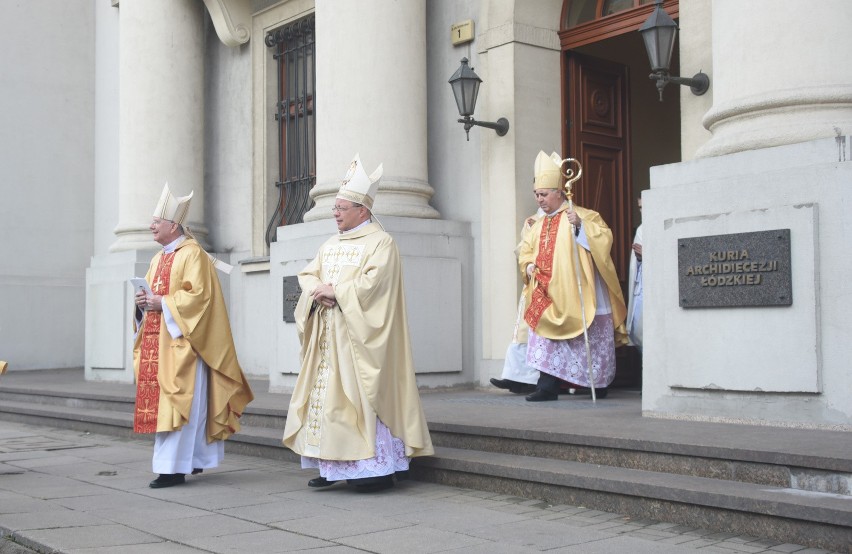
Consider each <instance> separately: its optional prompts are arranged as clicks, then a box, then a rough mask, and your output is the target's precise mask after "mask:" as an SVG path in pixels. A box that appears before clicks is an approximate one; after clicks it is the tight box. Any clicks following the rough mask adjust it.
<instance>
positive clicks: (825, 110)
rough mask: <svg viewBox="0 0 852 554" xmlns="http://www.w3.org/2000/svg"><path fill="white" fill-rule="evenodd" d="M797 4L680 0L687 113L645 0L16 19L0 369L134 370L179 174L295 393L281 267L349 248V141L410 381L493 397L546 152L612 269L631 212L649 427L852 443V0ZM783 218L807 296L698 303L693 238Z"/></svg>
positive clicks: (166, 9)
mask: <svg viewBox="0 0 852 554" xmlns="http://www.w3.org/2000/svg"><path fill="white" fill-rule="evenodd" d="M781 5H785V6H787V7H786V8H779V2H778V1H777V0H775V1H770V0H752V1H751V2H747V3H743V2H737V1H736V0H714V1H712V2H711V1H710V0H680V1H679V2H678V1H677V0H667V1H666V2H664V8H665V9H666V11H667V12H668V13H669V14H670V15H671V16H672V17H674V18H675V20H676V21H677V22H678V25H679V27H680V33H679V38H678V43H677V44H676V46H675V55H674V59H673V67H672V73H674V74H681V75H683V76H691V75H693V74H695V73H697V72H698V71H699V70H700V71H703V72H704V73H706V74H707V75H708V76H709V78H710V87H709V90H708V92H706V93H705V94H703V95H700V96H697V95H694V94H693V93H692V92H691V91H690V89H689V88H688V87H678V86H677V85H674V84H670V85H669V86H667V87H666V88H665V89H663V90H662V91H658V90H657V88H656V87H655V85H654V82H653V81H652V80H650V79H648V78H647V75H648V73H649V65H648V58H647V55H646V53H645V49H644V47H643V44H642V39H641V38H640V36H639V33H638V28H639V26H640V25H641V24H642V22H643V21H644V20H645V19H646V18H647V17H648V16H649V15H650V14H651V12H652V10H653V9H654V6H653V4H652V2H649V1H647V0H635V1H634V0H537V1H529V0H404V1H403V0H397V1H387V0H343V1H340V0H279V1H276V0H121V1H120V2H119V1H117V0H111V1H110V0H73V1H67V0H63V1H59V0H37V1H33V2H26V3H17V2H4V3H0V10H2V12H3V15H4V18H5V19H6V20H8V21H16V22H18V24H17V25H14V26H12V27H11V28H10V29H9V30H8V32H7V33H5V34H4V35H3V37H2V38H0V41H3V42H4V44H3V46H5V47H6V50H5V51H7V52H13V53H15V55H12V56H7V57H4V58H3V59H2V60H0V66H2V67H0V69H2V70H3V74H4V75H7V76H8V77H7V81H8V82H7V85H8V86H5V87H3V90H2V91H0V95H3V96H4V98H3V99H4V102H3V106H4V108H5V109H6V110H7V121H9V122H10V123H11V124H10V125H8V126H7V127H6V128H4V131H3V133H2V134H0V143H2V145H3V146H4V148H2V149H0V150H1V151H2V153H0V159H2V163H0V168H2V169H0V171H3V173H4V179H2V182H0V188H2V202H0V228H2V229H3V231H4V236H5V237H6V240H4V241H3V242H2V243H0V260H3V265H2V269H0V305H2V306H4V307H5V308H4V309H3V310H2V311H0V358H2V359H6V360H8V361H10V369H11V370H27V369H39V368H56V367H79V366H84V367H85V373H86V378H87V379H92V380H105V381H124V382H131V381H132V379H133V372H132V364H131V350H132V336H131V330H130V325H129V319H130V315H131V309H132V302H131V295H132V293H131V290H130V289H129V288H128V286H127V279H128V278H130V277H133V276H136V275H143V274H144V271H145V269H146V268H147V264H148V261H149V260H150V258H151V256H152V254H153V253H154V251H155V247H156V244H155V243H154V242H153V241H152V240H151V238H150V233H149V232H148V230H147V226H148V224H149V222H150V213H151V210H152V209H153V206H154V204H155V203H156V200H157V198H158V197H159V192H160V190H161V189H162V186H163V183H164V182H169V185H170V187H171V188H172V190H173V191H175V193H176V194H187V193H188V192H189V191H190V190H193V191H194V198H193V203H192V207H191V210H190V216H189V227H190V228H191V230H192V232H193V233H194V234H195V235H196V237H198V238H199V239H200V240H201V241H202V243H203V244H205V245H206V246H207V247H208V249H209V250H210V251H211V252H214V253H215V254H216V255H217V256H218V257H220V258H223V259H225V260H226V261H228V262H229V263H231V264H233V265H234V270H233V271H232V272H231V273H230V275H224V274H222V275H220V277H221V278H222V281H223V285H224V286H225V289H226V291H227V296H228V303H229V311H230V316H231V322H232V326H233V331H234V337H235V341H236V344H237V349H238V353H239V356H240V361H241V363H242V365H243V367H244V369H245V370H246V372H247V373H248V374H249V375H252V376H255V377H260V378H268V380H269V386H270V390H272V391H276V392H286V391H288V390H289V387H291V386H292V384H293V383H294V382H295V375H296V373H297V372H298V363H299V361H298V341H297V337H296V332H295V328H294V324H293V323H291V322H289V321H288V317H289V315H291V314H290V313H288V310H292V295H293V294H294V289H293V276H294V275H296V274H297V273H298V271H299V270H300V269H301V268H302V267H304V265H305V264H306V263H307V261H308V260H310V259H311V258H312V257H313V255H314V254H315V252H316V249H317V248H318V246H319V245H320V244H321V243H322V242H323V240H324V239H325V238H327V237H328V235H330V234H331V233H333V232H334V231H335V226H334V224H333V222H332V221H331V212H330V208H331V206H332V203H333V200H334V195H335V193H336V191H337V188H338V184H339V180H340V178H341V177H342V175H343V173H344V172H345V169H346V166H347V164H348V162H349V160H350V159H351V158H352V156H353V155H354V154H355V153H359V154H360V155H361V158H362V160H363V161H364V163H365V165H366V166H367V167H375V166H377V165H378V164H379V163H383V164H384V169H385V171H384V178H383V181H382V185H381V188H380V191H379V194H378V197H377V200H376V206H375V213H376V215H377V217H378V218H379V219H380V220H381V222H382V223H383V225H384V226H385V227H386V229H387V230H388V231H389V232H390V233H391V234H393V235H394V237H395V238H396V239H397V241H398V243H399V245H400V249H401V253H402V255H403V263H404V267H405V281H406V293H407V303H408V306H409V317H410V322H409V324H410V327H411V334H412V339H413V349H414V356H415V365H416V367H417V372H418V382H419V384H420V386H421V387H423V388H437V387H470V386H484V385H486V384H487V383H488V379H489V378H490V377H495V376H499V374H500V372H501V369H502V365H503V356H504V354H505V350H506V346H507V345H508V342H509V340H510V339H511V335H512V326H513V324H514V321H515V318H516V312H517V300H518V294H519V292H520V280H519V275H518V272H517V268H516V262H515V258H514V254H513V248H514V246H515V244H516V243H517V241H518V232H519V228H520V223H521V222H522V221H523V219H524V218H525V217H526V216H528V215H530V214H532V213H533V212H534V211H535V208H536V205H535V203H534V201H533V195H532V192H531V189H532V168H533V160H534V158H535V155H536V153H537V152H538V151H539V150H544V151H546V152H550V151H556V152H560V153H561V154H562V155H563V156H564V157H575V158H578V159H579V160H580V161H581V162H582V163H583V167H584V176H583V178H582V179H581V181H580V182H579V183H578V185H577V191H576V192H577V196H576V201H577V202H578V203H579V204H581V205H584V206H587V207H590V208H593V209H596V210H598V211H600V212H601V214H602V215H603V216H604V218H605V219H606V220H607V222H608V223H609V224H610V226H611V227H612V229H613V232H614V237H615V244H614V250H613V257H614V259H615V261H616V266H617V269H618V270H619V275H620V277H621V279H622V280H625V279H626V273H627V256H628V253H629V249H630V243H631V239H632V236H633V232H634V229H635V227H636V225H638V224H639V223H640V221H641V222H642V224H643V231H644V239H645V240H644V242H645V246H644V252H645V261H644V265H645V269H644V273H645V284H644V289H645V294H646V297H645V332H644V333H645V347H644V352H643V357H642V359H641V366H640V360H639V359H637V358H638V356H637V355H636V353H635V352H629V351H625V352H621V353H620V354H619V356H620V358H619V374H620V377H619V379H620V382H621V383H623V384H626V385H633V386H639V385H640V384H641V387H642V398H643V400H642V402H643V413H644V414H645V415H646V416H650V417H673V418H691V419H711V420H712V419H717V420H730V421H743V422H768V423H771V424H782V425H800V426H819V427H841V428H847V427H852V400H850V398H852V395H850V392H852V372H849V371H848V370H847V367H846V360H848V359H852V352H847V350H850V347H848V346H846V343H847V341H845V340H843V339H844V338H845V336H846V335H847V334H849V331H850V330H852V324H850V323H848V322H847V321H848V318H845V317H844V314H843V313H842V308H843V303H842V301H843V299H845V298H846V292H847V288H848V285H846V282H845V281H846V280H845V279H844V276H845V274H847V273H848V272H849V269H850V268H849V266H850V262H849V261H848V256H844V255H843V248H842V241H843V239H844V235H845V233H844V232H845V230H846V225H845V218H844V216H845V213H846V212H845V210H846V207H847V205H848V204H849V200H850V193H849V186H848V183H849V182H852V181H850V179H849V177H850V172H852V163H850V161H852V137H850V135H852V69H850V68H849V67H848V64H844V63H842V62H843V52H845V51H848V47H849V46H850V42H852V37H850V36H849V33H848V32H847V29H846V25H845V22H848V21H849V20H850V19H851V18H852V4H849V3H848V2H845V1H844V0H819V1H817V2H813V3H811V4H809V6H808V9H807V10H803V9H802V8H801V6H800V3H797V2H794V1H793V0H781ZM460 24H465V25H464V26H461V27H459V25H460ZM35 26H37V27H38V28H39V29H40V32H39V33H32V32H31V31H30V30H29V29H32V28H33V27H35ZM454 26H455V27H454ZM454 29H455V30H456V31H458V30H459V29H464V30H465V32H467V31H468V30H470V31H471V36H472V40H469V41H461V42H459V39H460V38H461V32H458V33H457V35H458V36H455V35H454ZM44 37H54V38H55V37H61V39H60V41H61V44H62V45H63V46H62V47H61V48H57V47H56V43H55V42H53V40H51V41H45V40H44ZM454 39H456V40H454ZM462 57H465V58H468V59H469V60H470V65H471V66H472V67H474V68H475V71H476V73H477V74H478V75H479V76H480V77H481V78H482V80H483V82H482V85H481V87H480V94H479V99H478V103H477V106H476V111H475V114H474V116H475V118H476V119H477V120H482V121H496V120H497V119H498V118H500V117H505V118H506V119H507V120H508V121H509V122H510V127H509V130H508V132H507V133H506V134H505V135H504V136H499V135H498V134H497V133H495V132H494V131H493V130H490V129H487V128H483V127H473V128H472V129H471V130H470V132H469V140H467V136H466V134H465V132H464V130H463V128H462V125H460V124H459V123H458V122H457V119H458V118H459V116H458V112H457V109H456V106H455V103H454V100H453V95H452V92H451V90H450V86H449V84H448V83H447V80H448V79H449V77H450V75H452V74H453V72H454V71H455V70H456V68H457V67H458V66H459V63H460V60H461V58H462ZM805 68H806V70H805ZM661 95H662V101H661V99H660V98H661ZM640 196H641V198H642V199H643V205H644V213H643V214H641V215H640V212H639V210H638V208H637V207H636V200H637V199H638V198H639V197H640ZM36 214H38V215H39V216H41V217H39V218H38V221H39V222H41V221H42V220H47V222H48V223H47V225H34V224H33V221H34V220H35V218H34V217H33V216H34V215H36ZM779 230H781V231H786V232H787V233H788V235H785V236H789V242H788V243H787V246H786V247H785V248H784V249H782V251H781V253H780V254H779V256H780V258H778V260H780V263H781V264H782V266H783V268H784V269H785V271H787V272H788V273H789V278H787V279H786V280H782V283H781V285H782V286H783V288H784V293H785V294H789V295H790V296H791V301H790V302H786V303H781V304H776V305H769V304H766V303H764V304H762V305H748V302H749V300H743V298H746V299H750V298H751V297H752V296H753V295H752V290H751V289H748V288H747V287H746V285H732V289H730V290H733V291H734V292H733V296H734V301H733V303H731V304H729V305H724V306H721V305H713V301H711V302H710V304H711V305H710V306H700V307H693V306H690V305H689V298H685V297H684V289H682V288H681V287H683V286H684V283H686V282H687V280H686V275H685V273H684V271H685V269H684V260H685V256H684V254H683V253H682V252H680V250H681V249H683V248H685V246H683V245H688V244H693V243H692V242H690V241H691V240H695V239H701V238H707V237H714V240H716V241H717V243H718V244H721V245H724V247H723V248H722V247H720V248H721V249H722V250H724V251H725V252H726V253H727V252H729V251H730V252H736V254H735V255H734V256H735V257H737V258H738V259H734V260H732V261H734V262H736V261H740V262H745V261H746V260H748V261H751V260H752V258H753V257H754V255H755V254H754V252H756V250H754V249H752V250H751V252H752V254H751V255H749V254H746V256H745V257H743V252H744V251H748V250H749V248H751V243H746V244H747V246H748V248H747V247H746V246H742V242H741V241H743V240H746V239H744V238H743V237H746V236H749V237H750V236H752V235H750V234H751V233H761V232H766V231H779ZM738 241H739V242H738ZM708 255H709V254H708ZM725 255H726V256H727V254H725ZM749 256H750V257H749ZM739 258H742V259H739ZM754 261H761V260H754ZM771 261H777V260H775V258H773V259H772V260H771ZM784 264H786V265H784ZM702 267H703V266H702ZM746 267H750V266H746ZM785 275H786V274H785ZM690 276H693V275H690ZM764 276H765V277H767V278H768V277H773V276H772V275H768V274H766V275H764ZM743 279H745V277H743ZM714 283H715V281H714ZM697 286H700V285H697ZM706 286H707V285H706V283H705V287H706ZM713 286H714V287H715V285H713ZM773 286H774V285H773ZM716 288H718V287H716ZM714 290H715V289H714ZM720 290H721V289H720ZM762 290H763V289H762ZM772 290H773V291H774V290H775V289H772ZM686 292H689V290H687V291H686ZM705 292H706V291H705ZM714 294H715V293H714ZM718 296H719V295H716V296H712V298H717V297H718ZM618 382H619V381H617V383H618Z"/></svg>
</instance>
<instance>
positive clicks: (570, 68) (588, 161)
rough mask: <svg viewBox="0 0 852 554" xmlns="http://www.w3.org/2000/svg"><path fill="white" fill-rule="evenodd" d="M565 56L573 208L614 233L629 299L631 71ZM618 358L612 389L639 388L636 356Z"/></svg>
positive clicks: (622, 353)
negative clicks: (588, 212) (576, 172)
mask: <svg viewBox="0 0 852 554" xmlns="http://www.w3.org/2000/svg"><path fill="white" fill-rule="evenodd" d="M563 56H564V60H563V71H562V73H563V98H564V105H563V113H564V114H565V118H564V121H565V125H564V126H563V136H562V142H563V145H564V146H565V148H564V154H563V155H565V156H566V157H572V158H576V159H577V160H579V161H580V163H581V164H582V167H583V176H582V178H581V179H580V180H579V181H578V182H577V183H575V185H574V193H575V194H574V202H575V203H576V204H577V205H580V206H583V207H586V208H590V209H592V210H595V211H596V212H598V213H600V214H601V216H602V217H603V219H604V221H606V223H607V225H609V226H610V228H611V229H612V232H613V247H612V259H613V261H614V262H615V267H616V271H617V272H618V278H619V282H620V283H621V288H622V292H623V293H624V294H625V298H627V296H626V294H627V279H628V274H629V271H628V268H629V259H630V250H631V245H632V242H633V221H632V206H631V204H632V202H633V187H632V182H631V171H630V168H631V158H630V107H629V102H628V99H629V96H628V85H629V83H628V72H627V68H626V67H625V66H624V65H621V64H618V63H614V62H611V61H606V60H600V59H596V58H593V57H590V56H585V55H581V54H578V53H576V52H571V51H567V52H564V53H563ZM617 354H618V360H617V363H618V370H617V373H616V382H615V383H614V385H616V386H618V385H622V386H637V385H639V384H640V383H641V359H639V357H638V356H637V353H636V352H635V351H633V349H632V348H630V349H626V348H619V349H618V352H617Z"/></svg>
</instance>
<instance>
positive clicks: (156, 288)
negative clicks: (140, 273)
mask: <svg viewBox="0 0 852 554" xmlns="http://www.w3.org/2000/svg"><path fill="white" fill-rule="evenodd" d="M162 286H163V278H162V276H160V275H157V280H156V281H154V287H153V290H152V292H154V293H159V292H160V287H162Z"/></svg>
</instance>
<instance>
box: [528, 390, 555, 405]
mask: <svg viewBox="0 0 852 554" xmlns="http://www.w3.org/2000/svg"><path fill="white" fill-rule="evenodd" d="M558 399H559V395H558V394H556V393H555V392H548V391H546V390H541V389H538V390H536V391H535V392H534V393H532V394H531V395H529V396H527V402H546V401H548V400H558Z"/></svg>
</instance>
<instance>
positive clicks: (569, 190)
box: [559, 158, 597, 404]
mask: <svg viewBox="0 0 852 554" xmlns="http://www.w3.org/2000/svg"><path fill="white" fill-rule="evenodd" d="M572 162H573V163H575V164H577V172H576V175H575V174H574V168H573V167H571V163H572ZM566 164H568V168H567V170H563V171H562V175H563V176H564V177H565V179H566V181H565V186H564V190H565V196H566V197H567V198H568V208H569V209H570V210H571V211H574V201H573V198H574V191H573V187H574V183H575V182H577V181H579V180H580V177H581V176H582V175H583V166H582V165H580V162H578V161H577V160H575V159H574V158H565V159H564V160H562V162H561V163H560V164H559V168H560V170H561V169H562V166H564V165H566ZM571 241H572V246H573V250H574V269H575V270H576V272H577V291H578V292H579V294H580V313H581V314H582V315H583V339H584V340H585V341H586V370H587V372H588V376H589V388H591V389H592V404H595V403H596V401H597V399H596V398H595V380H594V374H593V373H592V349H591V347H590V346H589V330H588V328H587V325H586V306H585V301H584V300H583V283H582V281H581V280H580V251H579V250H578V249H577V247H578V244H577V228H576V227H574V224H573V223H572V224H571Z"/></svg>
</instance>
